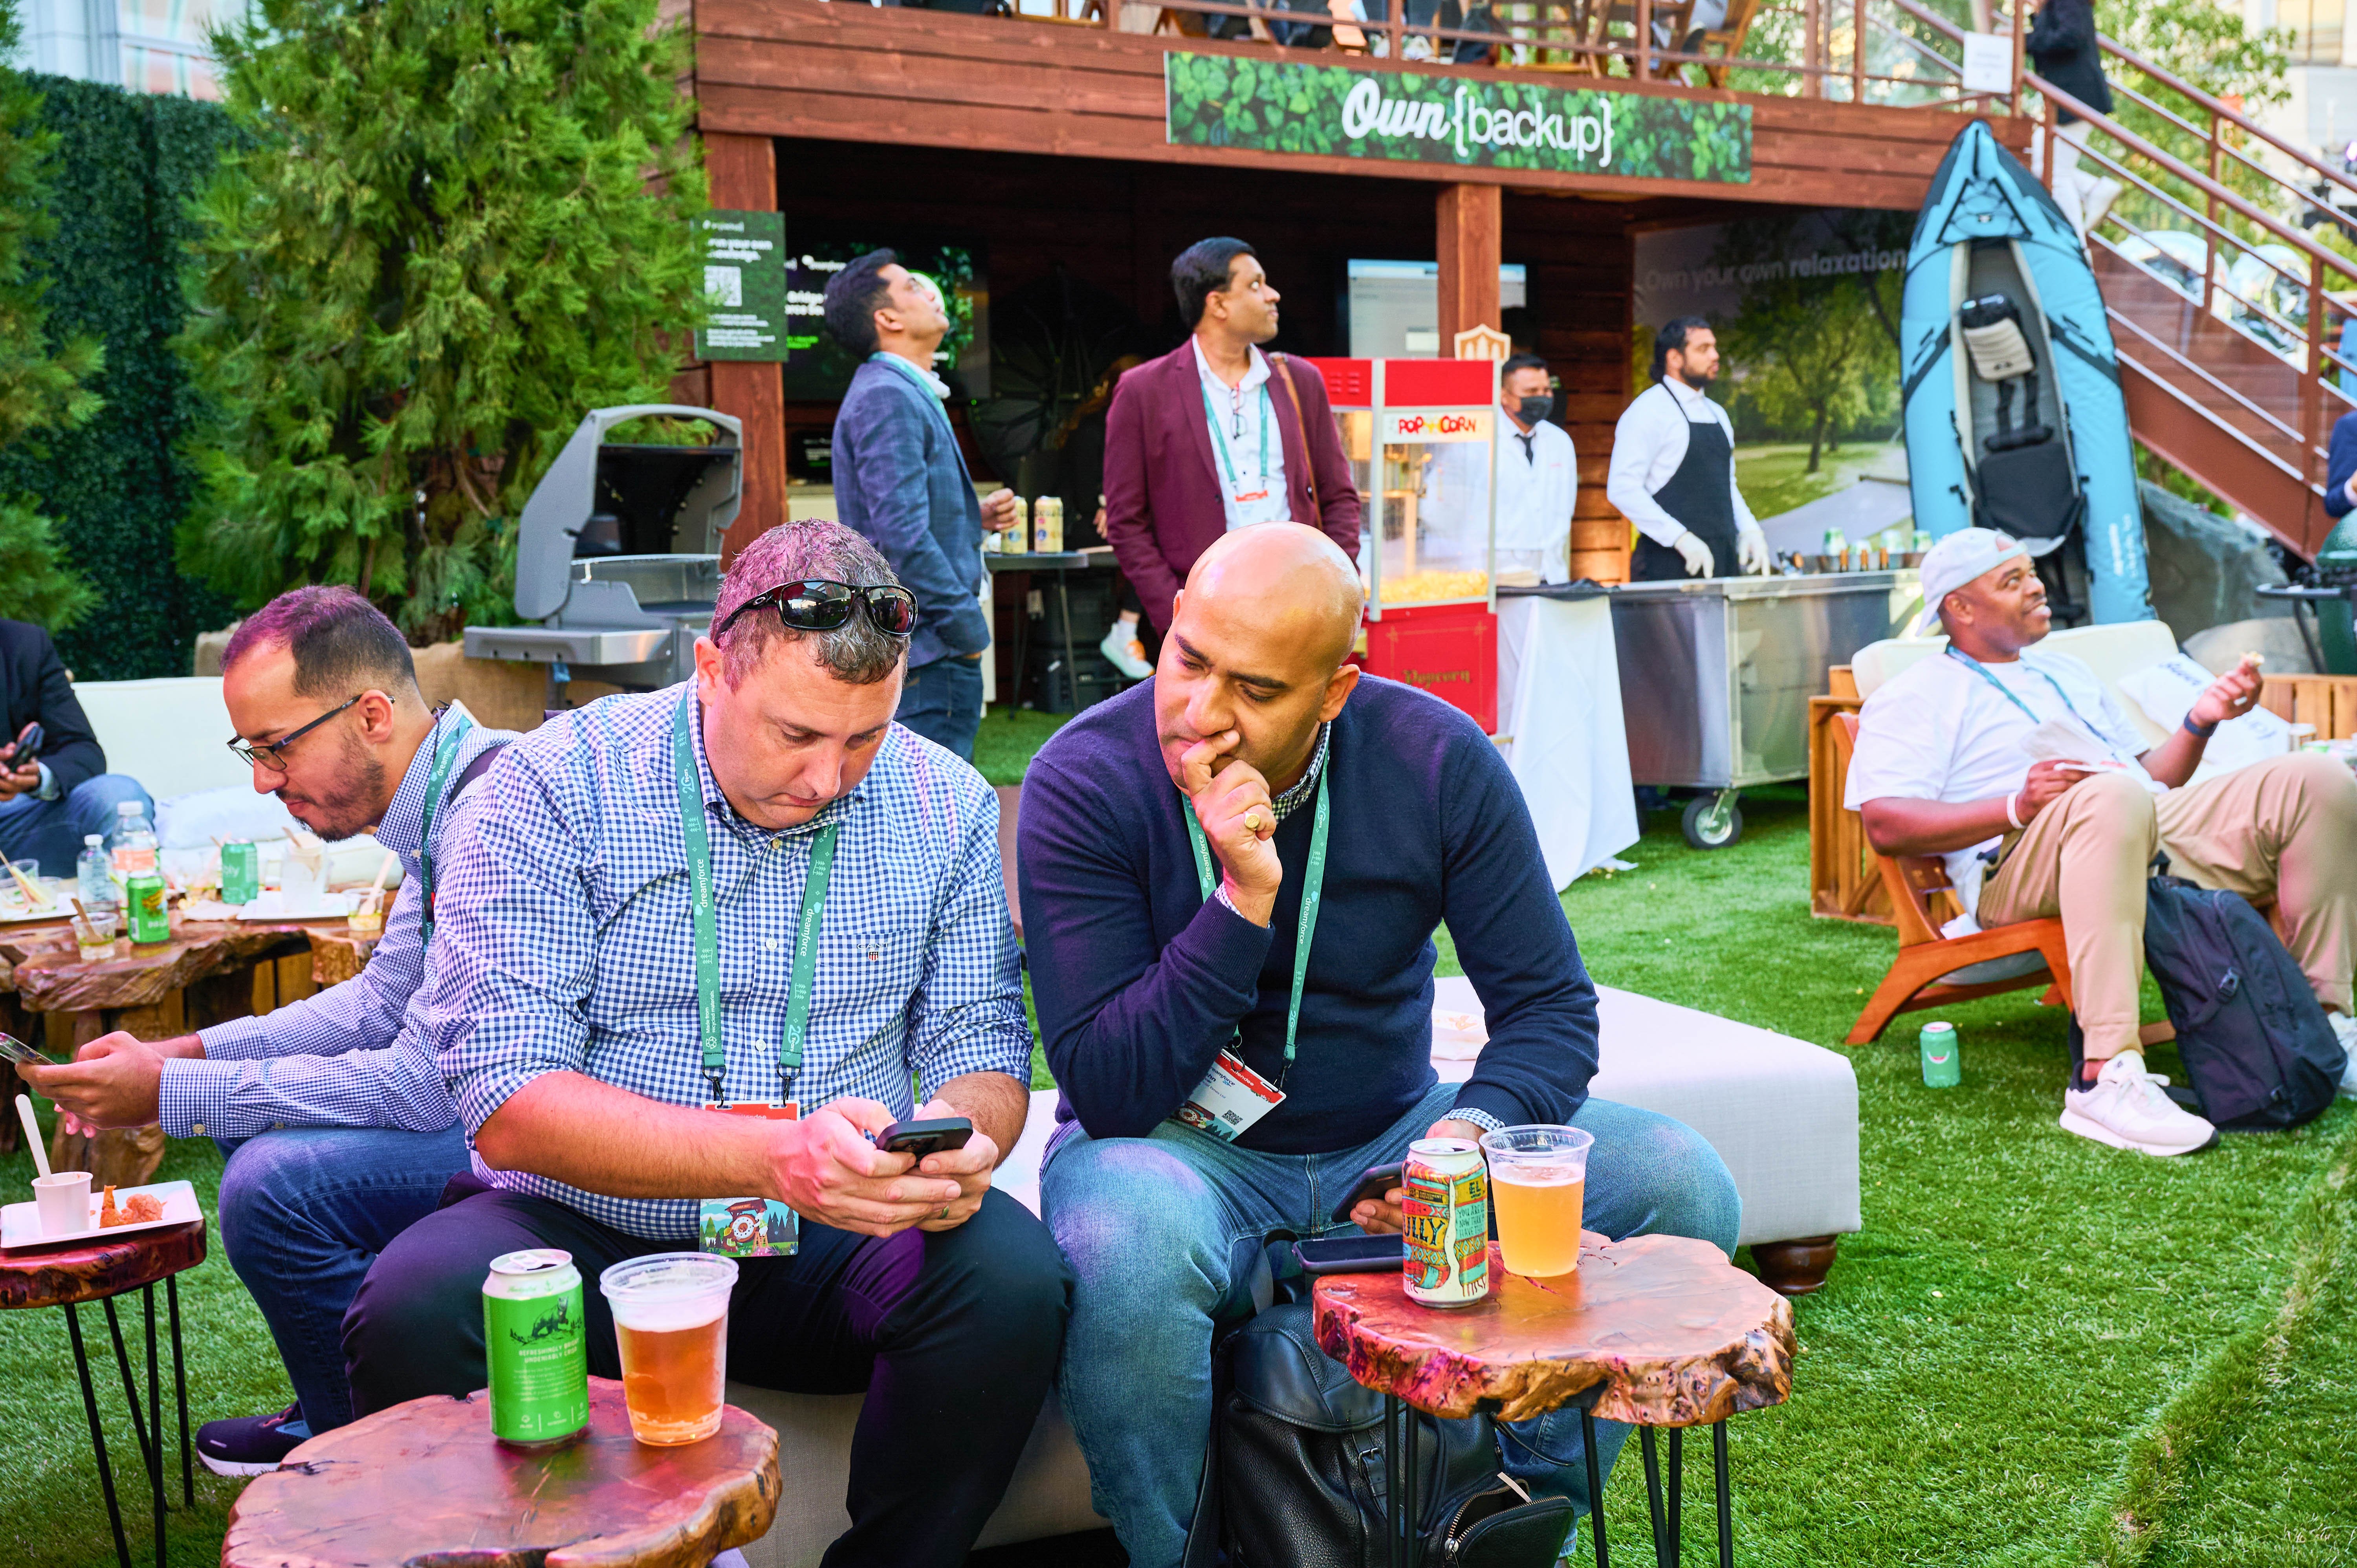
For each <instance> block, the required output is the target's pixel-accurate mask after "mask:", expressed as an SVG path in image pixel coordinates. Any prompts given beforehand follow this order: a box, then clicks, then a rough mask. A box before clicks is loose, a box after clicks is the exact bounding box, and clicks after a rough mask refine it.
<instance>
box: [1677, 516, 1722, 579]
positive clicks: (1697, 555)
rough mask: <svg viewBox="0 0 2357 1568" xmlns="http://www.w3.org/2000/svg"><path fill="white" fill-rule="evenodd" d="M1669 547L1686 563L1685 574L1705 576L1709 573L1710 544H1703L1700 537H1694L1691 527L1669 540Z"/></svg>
mask: <svg viewBox="0 0 2357 1568" xmlns="http://www.w3.org/2000/svg"><path fill="white" fill-rule="evenodd" d="M1670 548H1671V549H1673V550H1674V551H1676V552H1677V553H1678V554H1679V556H1680V557H1681V558H1682V559H1684V562H1685V564H1686V575H1687V576H1689V577H1707V576H1709V575H1710V568H1711V564H1712V563H1711V557H1710V546H1709V545H1707V544H1705V543H1704V542H1702V541H1701V539H1699V538H1698V537H1696V536H1695V531H1694V530H1693V529H1691V528H1689V529H1687V530H1686V531H1685V532H1684V533H1681V534H1679V535H1678V536H1677V538H1675V539H1674V540H1672V541H1671V542H1670Z"/></svg>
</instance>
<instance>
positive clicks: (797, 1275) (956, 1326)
mask: <svg viewBox="0 0 2357 1568" xmlns="http://www.w3.org/2000/svg"><path fill="white" fill-rule="evenodd" d="M527 1247H562V1248H563V1249H565V1251H568V1252H570V1253H572V1254H573V1262H574V1265H575V1266H576V1268H578V1269H579V1270H580V1271H581V1286H582V1290H581V1294H582V1300H583V1303H584V1305H586V1306H587V1308H588V1318H589V1370H590V1371H591V1373H593V1374H594V1375H596V1376H597V1377H601V1378H619V1377H620V1376H621V1364H620V1361H619V1356H618V1353H617V1351H616V1348H615V1344H614V1319H613V1316H612V1315H611V1314H610V1313H609V1312H608V1310H607V1308H606V1301H605V1297H604V1296H603V1295H602V1294H599V1292H598V1289H597V1275H598V1274H599V1273H600V1272H601V1271H603V1270H604V1269H606V1268H607V1267H608V1266H609V1265H611V1264H614V1263H617V1262H621V1261H622V1260H623V1259H625V1258H634V1257H639V1256H642V1255H643V1254H646V1253H649V1252H662V1251H673V1250H675V1249H673V1248H672V1247H670V1246H666V1245H664V1244H662V1243H660V1242H654V1241H648V1240H642V1239H640V1238H639V1237H635V1236H629V1235H625V1234H623V1233H622V1232H621V1231H619V1230H612V1229H610V1228H608V1227H607V1226H604V1225H601V1224H599V1223H598V1222H597V1221H596V1220H594V1219H590V1218H589V1217H588V1216H587V1215H585V1214H583V1213H581V1212H580V1211H579V1210H577V1209H575V1208H568V1207H566V1206H565V1205H564V1204H561V1203H554V1202H551V1201H549V1200H548V1199H545V1198H538V1197H526V1196H524V1195H522V1194H521V1193H511V1192H480V1193H477V1194H475V1195H474V1196H473V1197H468V1198H466V1199H465V1200H464V1201H462V1202H458V1203H455V1204H453V1205H451V1206H450V1207H449V1208H445V1209H443V1210H441V1211H440V1212H439V1213H436V1214H434V1215H431V1216H429V1217H428V1218H426V1219H422V1220H420V1221H419V1222H418V1223H417V1224H415V1225H414V1226H412V1227H410V1229H409V1230H406V1231H404V1232H403V1234H402V1235H401V1236H400V1237H398V1238H397V1239H395V1240H394V1241H393V1244H392V1245H391V1246H389V1247H387V1248H386V1249H385V1250H384V1252H383V1254H382V1256H381V1257H380V1258H379V1259H378V1260H377V1263H376V1266H375V1267H374V1268H372V1269H371V1270H370V1271H369V1275H368V1279H367V1281H366V1282H365V1283H363V1284H362V1285H361V1292H360V1295H359V1297H358V1298H357V1299H355V1300H354V1301H353V1303H352V1309H351V1311H350V1314H349V1315H348V1316H346V1317H345V1319H344V1352H345V1355H346V1357H347V1358H348V1362H349V1370H350V1377H351V1385H352V1402H353V1404H354V1406H355V1408H356V1409H357V1410H358V1411H359V1412H360V1413H361V1414H363V1415H365V1414H367V1413H369V1412H371V1411H378V1410H382V1409H384V1408H385V1407H387V1406H388V1405H393V1404H398V1403H400V1402H402V1401H404V1400H412V1399H419V1398H423V1397H425V1396H426V1395H429V1394H465V1393H468V1392H470V1391H473V1390H476V1389H479V1388H481V1387H483V1386H484V1383H485V1381H486V1379H485V1377H484V1373H483V1308H482V1298H481V1292H482V1285H483V1276H484V1275H485V1274H486V1273H489V1272H490V1261H491V1260H492V1259H493V1258H495V1257H497V1256H499V1255H500V1253H502V1252H512V1251H519V1250H521V1249H523V1248H527ZM738 1268H739V1270H740V1271H741V1272H740V1273H739V1274H738V1276H737V1290H736V1294H734V1295H733V1296H732V1297H731V1298H730V1300H729V1305H728V1375H729V1376H730V1377H732V1378H735V1379H736V1380H738V1381H739V1382H747V1383H752V1384H754V1385H756V1386H757V1387H760V1388H766V1389H777V1390H780V1391H786V1392H791V1393H813V1394H834V1393H856V1392H857V1391H860V1390H862V1389H865V1390H866V1391H867V1403H866V1408H864V1409H863V1410H862V1411H861V1412H860V1413H859V1425H858V1428H857V1430H856V1433H855V1434H853V1437H852V1443H851V1491H850V1495H849V1497H848V1498H845V1506H846V1507H847V1509H849V1511H850V1514H851V1520H852V1523H851V1529H850V1530H848V1531H847V1532H846V1533H845V1534H844V1535H843V1536H842V1537H840V1538H839V1539H838V1540H837V1541H835V1542H834V1545H833V1546H831V1547H829V1548H828V1549H827V1553H826V1557H825V1563H826V1568H848V1565H850V1564H854V1563H874V1564H877V1565H878V1568H882V1565H884V1564H911V1565H916V1564H925V1563H937V1564H941V1565H942V1568H955V1565H956V1564H959V1563H963V1561H964V1558H965V1554H966V1552H968V1551H969V1550H970V1549H971V1548H972V1547H973V1545H974V1537H975V1536H976V1535H978V1534H980V1533H981V1530H982V1527H983V1525H984V1524H985V1522H986V1521H987V1520H989V1518H990V1515H991V1512H992V1510H993V1509H996V1508H997V1506H998V1501H999V1498H1000V1496H1001V1495H1002V1494H1003V1493H1004V1492H1005V1491H1006V1483H1007V1479H1008V1477H1011V1476H1012V1475H1013V1474H1014V1472H1015V1461H1016V1460H1017V1457H1018V1456H1019V1455H1021V1454H1022V1452H1023V1444H1024V1441H1025V1439H1027V1438H1028V1437H1029V1436H1030V1434H1031V1428H1032V1424H1033V1423H1035V1422H1037V1421H1038V1420H1039V1407H1040V1406H1041V1405H1042V1404H1043V1403H1045V1402H1046V1401H1047V1397H1048V1391H1049V1387H1050V1386H1051V1384H1052V1383H1053V1380H1054V1378H1055V1372H1056V1357H1057V1353H1058V1351H1059V1350H1060V1348H1061V1347H1062V1344H1063V1338H1064V1318H1065V1315H1066V1313H1067V1312H1068V1311H1069V1309H1070V1303H1071V1273H1070V1271H1068V1270H1067V1269H1066V1268H1065V1266H1064V1261H1063V1257H1062V1255H1061V1254H1060V1253H1059V1252H1058V1251H1056V1244H1055V1242H1054V1241H1053V1240H1051V1239H1050V1238H1049V1234H1048V1231H1047V1229H1046V1228H1045V1227H1044V1226H1042V1225H1041V1224H1040V1223H1039V1220H1037V1219H1034V1218H1032V1216H1031V1215H1030V1214H1029V1213H1028V1211H1027V1210H1026V1209H1025V1208H1023V1206H1022V1205H1021V1204H1019V1203H1017V1201H1016V1200H1015V1199H1013V1198H1011V1197H1007V1196H1006V1194H1005V1193H1003V1192H997V1191H993V1192H992V1193H990V1194H989V1196H988V1197H985V1199H984V1200H983V1205H982V1208H981V1209H980V1211H979V1212H977V1213H976V1214H975V1215H974V1218H973V1219H969V1220H967V1221H966V1222H965V1223H964V1224H963V1225H961V1226H959V1227H958V1228H957V1229H956V1230H946V1231H942V1232H941V1233H939V1234H937V1235H928V1234H926V1233H925V1232H923V1231H919V1230H905V1231H902V1232H901V1233H900V1234H899V1235H898V1236H895V1237H893V1238H891V1239H890V1240H881V1241H879V1240H876V1239H875V1238H873V1237H868V1236H857V1235H853V1234H852V1233H850V1232H848V1231H844V1230H830V1229H828V1228H827V1227H825V1226H822V1225H813V1224H812V1223H810V1222H809V1221H808V1220H805V1221H803V1223H802V1251H800V1252H799V1253H797V1254H796V1255H795V1256H793V1257H791V1258H746V1259H742V1260H739V1262H738Z"/></svg>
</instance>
